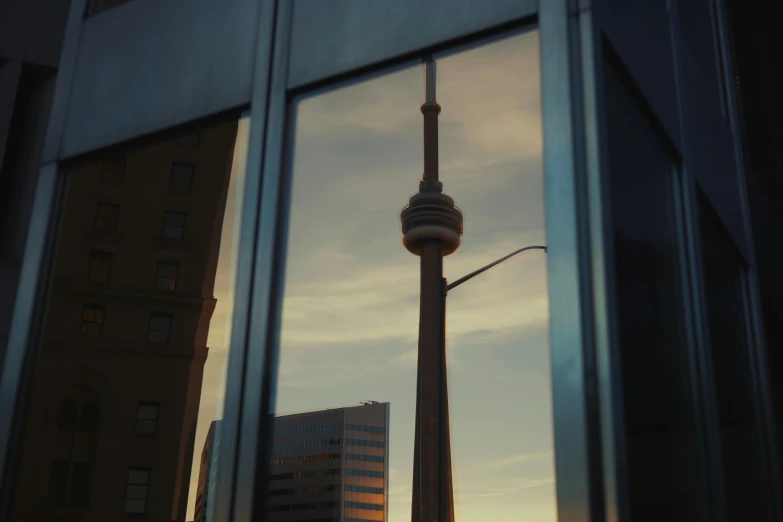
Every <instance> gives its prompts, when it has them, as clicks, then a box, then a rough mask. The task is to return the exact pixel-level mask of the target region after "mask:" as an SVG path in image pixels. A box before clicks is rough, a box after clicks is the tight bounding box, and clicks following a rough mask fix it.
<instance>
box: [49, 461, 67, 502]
mask: <svg viewBox="0 0 783 522" xmlns="http://www.w3.org/2000/svg"><path fill="white" fill-rule="evenodd" d="M70 471H71V466H70V464H69V463H68V462H55V463H54V465H53V466H52V471H51V476H50V478H49V500H50V501H51V502H53V503H57V504H62V503H64V502H65V498H66V495H67V493H68V475H69V473H70Z"/></svg>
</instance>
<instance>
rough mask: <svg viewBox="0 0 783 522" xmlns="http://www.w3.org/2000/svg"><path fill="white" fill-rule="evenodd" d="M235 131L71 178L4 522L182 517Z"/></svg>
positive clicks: (126, 156) (177, 142)
mask: <svg viewBox="0 0 783 522" xmlns="http://www.w3.org/2000/svg"><path fill="white" fill-rule="evenodd" d="M236 133H237V124H236V121H233V122H228V123H223V124H218V125H216V126H213V127H210V128H205V129H202V130H201V132H198V133H192V134H187V135H183V136H180V137H178V138H176V139H168V140H166V141H162V142H158V143H154V144H150V145H146V146H142V147H139V148H134V149H128V150H118V151H115V152H113V153H111V154H109V155H106V156H105V157H102V158H100V159H99V160H98V161H91V162H89V163H86V164H84V165H82V166H78V167H75V168H73V169H71V170H70V171H69V172H68V175H67V178H68V179H67V187H66V191H67V194H66V196H65V201H64V205H63V210H62V214H61V218H60V227H59V241H58V248H57V252H56V255H55V261H54V269H53V273H52V274H53V275H52V281H51V293H50V297H49V307H48V313H47V317H46V322H45V330H44V332H43V343H42V347H41V353H40V355H39V357H38V361H37V363H36V369H35V375H34V378H33V386H32V395H31V399H30V403H29V407H28V413H27V420H26V427H25V431H24V444H23V446H22V452H21V455H20V461H19V469H20V472H19V475H18V478H17V481H16V488H15V497H14V500H13V515H12V520H19V521H22V520H25V521H27V520H47V519H50V520H51V519H55V520H95V521H98V520H100V521H106V522H108V521H111V520H123V519H126V518H128V517H129V516H139V515H142V516H145V517H146V518H147V519H149V520H161V521H162V520H178V521H182V520H185V509H186V505H187V500H188V492H189V489H190V474H191V465H192V460H193V449H194V448H193V446H194V443H195V432H196V420H197V416H198V411H199V401H200V396H201V381H202V375H203V370H204V363H205V361H206V358H207V353H208V348H207V335H208V332H209V328H210V320H211V317H212V313H213V311H214V309H215V305H216V300H215V298H214V297H213V287H214V283H215V272H216V269H217V263H218V253H219V247H220V240H221V232H222V224H223V214H224V211H225V206H226V196H227V191H228V184H229V176H230V172H231V165H232V158H233V152H234V142H235V138H236Z"/></svg>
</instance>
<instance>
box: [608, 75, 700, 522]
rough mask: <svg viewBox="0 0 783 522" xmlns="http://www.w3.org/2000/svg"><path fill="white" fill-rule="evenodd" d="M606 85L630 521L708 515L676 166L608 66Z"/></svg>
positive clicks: (624, 86) (680, 519) (688, 519)
mask: <svg viewBox="0 0 783 522" xmlns="http://www.w3.org/2000/svg"><path fill="white" fill-rule="evenodd" d="M605 88H606V97H605V99H606V102H607V123H608V125H607V136H608V139H609V176H610V187H611V206H612V221H613V225H614V230H613V236H614V237H613V239H614V267H615V277H616V282H615V283H616V288H617V295H616V308H617V320H618V321H617V331H618V334H619V335H618V342H619V359H620V364H621V367H622V386H623V402H624V407H625V410H624V414H625V430H626V433H625V435H626V441H625V446H626V448H627V461H628V470H627V472H628V491H629V494H630V506H631V510H632V516H631V518H632V519H633V520H634V521H651V522H652V521H656V522H657V521H660V520H669V521H683V522H685V521H688V522H694V521H699V520H703V521H706V520H709V519H710V515H709V512H708V509H707V502H706V496H705V481H706V473H705V467H704V459H703V455H702V451H701V450H702V447H703V444H702V441H701V440H700V438H699V437H698V429H697V425H696V424H697V416H696V413H695V411H694V396H693V393H692V391H691V390H692V388H691V387H692V385H693V382H694V381H693V377H692V370H691V367H690V364H689V351H690V350H691V344H690V343H689V342H688V340H687V339H686V338H685V324H686V316H685V314H684V311H683V307H682V303H683V285H682V280H681V278H682V273H681V270H680V264H679V256H680V247H679V242H678V241H679V240H678V233H677V229H676V202H675V192H674V190H675V179H676V178H675V176H676V165H675V164H674V162H673V161H672V158H671V157H670V156H669V154H668V153H667V151H666V149H665V148H664V146H663V145H662V142H661V141H660V140H659V137H658V136H657V135H656V133H655V132H654V131H653V129H652V127H651V124H650V122H649V121H650V120H649V119H648V118H647V117H646V115H645V114H644V113H643V112H642V110H641V109H640V105H639V103H638V102H637V100H636V99H634V98H632V96H631V91H629V88H628V87H627V85H626V84H625V83H623V80H622V79H621V78H620V77H619V76H618V74H617V73H616V72H615V70H614V69H613V68H611V67H608V68H606V75H605Z"/></svg>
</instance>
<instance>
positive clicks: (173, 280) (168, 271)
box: [155, 261, 179, 291]
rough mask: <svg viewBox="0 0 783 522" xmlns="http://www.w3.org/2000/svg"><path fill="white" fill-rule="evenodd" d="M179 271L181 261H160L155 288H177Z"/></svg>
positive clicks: (171, 289)
mask: <svg viewBox="0 0 783 522" xmlns="http://www.w3.org/2000/svg"><path fill="white" fill-rule="evenodd" d="M178 273H179V263H166V262H163V261H161V262H160V263H158V270H157V273H156V275H155V288H158V289H161V290H170V291H173V290H176V289H177V275H178Z"/></svg>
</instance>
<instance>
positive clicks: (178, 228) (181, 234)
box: [163, 212, 185, 239]
mask: <svg viewBox="0 0 783 522" xmlns="http://www.w3.org/2000/svg"><path fill="white" fill-rule="evenodd" d="M163 237H166V238H169V239H184V238H185V213H184V212H166V214H165V218H164V221H163Z"/></svg>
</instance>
